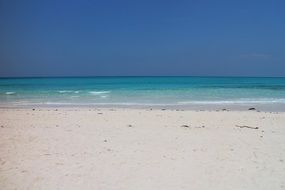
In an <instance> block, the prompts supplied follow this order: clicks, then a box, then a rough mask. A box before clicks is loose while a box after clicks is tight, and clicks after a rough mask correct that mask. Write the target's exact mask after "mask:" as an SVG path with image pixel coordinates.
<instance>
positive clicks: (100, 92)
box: [0, 77, 285, 106]
mask: <svg viewBox="0 0 285 190" xmlns="http://www.w3.org/2000/svg"><path fill="white" fill-rule="evenodd" d="M214 104H216V105H233V104H234V105H251V104H264V105H265V104H270V105H273V104H278V105H281V104H284V105H285V78H246V77H88V78H9V79H3V78H2V79H0V105H1V106H7V105H15V106H27V105H56V106H60V105H83V106H89V105H126V106H128V105H180V106H183V105H214Z"/></svg>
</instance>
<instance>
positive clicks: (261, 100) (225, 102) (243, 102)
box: [178, 99, 285, 105]
mask: <svg viewBox="0 0 285 190" xmlns="http://www.w3.org/2000/svg"><path fill="white" fill-rule="evenodd" d="M272 103H285V99H260V100H221V101H182V102H178V104H179V105H187V104H189V105H191V104H203V105H207V104H212V105H215V104H216V105H217V104H272Z"/></svg>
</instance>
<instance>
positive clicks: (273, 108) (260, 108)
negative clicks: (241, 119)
mask: <svg viewBox="0 0 285 190" xmlns="http://www.w3.org/2000/svg"><path fill="white" fill-rule="evenodd" d="M0 109H131V110H132V109H133V110H137V109H139V110H173V111H175V110H177V111H210V112H212V111H257V112H281V113H283V112H285V105H283V104H279V105H277V104H274V105H272V104H271V105H256V104H255V105H113V104H110V105H96V104H94V105H73V104H72V105H38V104H36V105H11V104H7V105H0Z"/></svg>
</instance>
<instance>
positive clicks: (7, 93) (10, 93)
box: [5, 92, 16, 95]
mask: <svg viewBox="0 0 285 190" xmlns="http://www.w3.org/2000/svg"><path fill="white" fill-rule="evenodd" d="M5 94H6V95H13V94H16V92H6V93H5Z"/></svg>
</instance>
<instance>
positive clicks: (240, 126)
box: [236, 125, 258, 129]
mask: <svg viewBox="0 0 285 190" xmlns="http://www.w3.org/2000/svg"><path fill="white" fill-rule="evenodd" d="M236 127H239V128H249V129H258V127H250V126H247V125H236Z"/></svg>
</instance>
